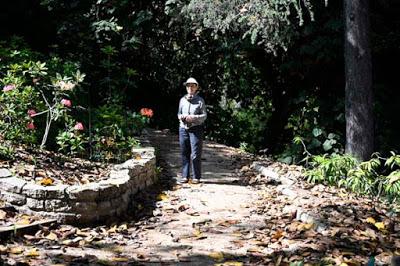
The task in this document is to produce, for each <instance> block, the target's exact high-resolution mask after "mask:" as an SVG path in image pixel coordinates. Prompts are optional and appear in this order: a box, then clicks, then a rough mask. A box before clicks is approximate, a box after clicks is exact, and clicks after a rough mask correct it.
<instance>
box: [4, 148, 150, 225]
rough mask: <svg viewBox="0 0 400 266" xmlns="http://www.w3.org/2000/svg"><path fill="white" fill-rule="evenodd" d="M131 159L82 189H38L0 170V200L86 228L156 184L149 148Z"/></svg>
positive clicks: (127, 205) (126, 207) (122, 208)
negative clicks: (107, 175) (84, 225)
mask: <svg viewBox="0 0 400 266" xmlns="http://www.w3.org/2000/svg"><path fill="white" fill-rule="evenodd" d="M133 158H135V159H130V160H128V161H126V162H124V163H122V164H118V165H115V166H114V167H113V170H112V171H111V172H110V175H109V178H107V179H104V180H101V181H99V182H93V183H88V184H84V185H64V184H63V185H55V186H41V185H37V184H35V183H33V182H29V181H25V180H23V179H21V178H18V177H16V176H14V175H13V174H12V173H11V172H10V171H9V170H7V169H0V199H1V200H3V201H6V202H7V203H9V204H11V205H13V206H14V207H15V208H17V209H18V210H20V211H23V212H25V213H28V214H38V215H42V216H45V217H50V218H56V219H58V220H60V221H61V222H66V223H80V224H89V223H94V222H101V221H104V220H109V219H110V218H113V217H116V216H119V215H121V214H123V213H125V212H127V211H129V208H130V207H131V206H132V204H133V196H134V195H135V194H136V193H137V192H138V191H139V190H142V189H144V188H146V187H148V186H151V185H152V184H154V183H155V182H157V180H156V179H157V175H156V171H155V170H156V158H155V152H154V148H153V147H146V148H139V149H134V156H133Z"/></svg>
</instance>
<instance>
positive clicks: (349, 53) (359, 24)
mask: <svg viewBox="0 0 400 266" xmlns="http://www.w3.org/2000/svg"><path fill="white" fill-rule="evenodd" d="M344 12H345V52H344V56H345V79H346V89H345V90H346V98H345V101H346V153H349V154H351V155H353V156H355V157H357V158H358V159H360V160H366V159H368V158H369V157H370V155H371V154H372V152H373V149H374V145H373V144H374V126H373V125H374V124H373V113H372V111H373V110H372V109H373V93H372V67H371V51H370V47H369V27H370V23H369V3H368V0H344Z"/></svg>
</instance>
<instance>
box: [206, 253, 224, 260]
mask: <svg viewBox="0 0 400 266" xmlns="http://www.w3.org/2000/svg"><path fill="white" fill-rule="evenodd" d="M208 256H209V257H210V258H212V259H214V260H216V261H223V260H224V254H223V253H222V252H212V253H210V254H208Z"/></svg>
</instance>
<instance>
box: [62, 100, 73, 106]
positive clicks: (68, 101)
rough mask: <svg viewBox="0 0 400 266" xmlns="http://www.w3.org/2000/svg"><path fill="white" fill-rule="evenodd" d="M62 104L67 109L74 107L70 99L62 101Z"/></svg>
mask: <svg viewBox="0 0 400 266" xmlns="http://www.w3.org/2000/svg"><path fill="white" fill-rule="evenodd" d="M61 104H62V105H64V106H65V107H71V106H72V103H71V100H68V99H62V100H61Z"/></svg>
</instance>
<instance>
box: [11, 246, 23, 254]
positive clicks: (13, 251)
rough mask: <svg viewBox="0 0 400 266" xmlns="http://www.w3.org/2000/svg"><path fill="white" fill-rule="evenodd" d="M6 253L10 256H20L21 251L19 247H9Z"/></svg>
mask: <svg viewBox="0 0 400 266" xmlns="http://www.w3.org/2000/svg"><path fill="white" fill-rule="evenodd" d="M8 252H9V253H11V254H21V253H22V252H23V249H22V248H21V247H11V248H9V249H8Z"/></svg>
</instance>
